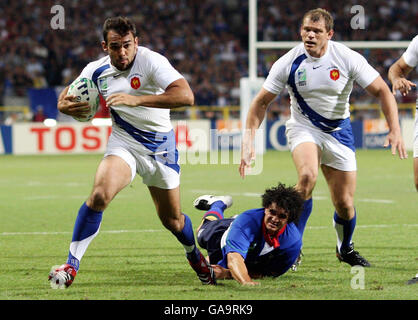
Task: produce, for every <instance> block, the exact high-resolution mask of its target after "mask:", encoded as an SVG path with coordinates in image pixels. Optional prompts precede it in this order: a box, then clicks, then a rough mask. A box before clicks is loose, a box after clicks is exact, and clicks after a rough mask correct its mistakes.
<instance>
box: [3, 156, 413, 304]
mask: <svg viewBox="0 0 418 320" xmlns="http://www.w3.org/2000/svg"><path fill="white" fill-rule="evenodd" d="M101 157H102V156H101V155H80V156H1V157H0V219H1V220H0V221H1V223H0V250H1V255H0V299H1V300H38V299H41V300H43V299H46V300H83V299H90V300H98V299H100V300H101V299H105V300H171V299H178V300H247V299H249V300H294V299H302V300H334V299H338V300H340V299H342V300H356V299H361V300H380V299H390V300H416V299H417V298H418V287H417V285H406V281H407V280H408V279H410V278H411V277H412V276H414V275H415V274H416V273H417V272H418V222H417V213H418V193H417V192H416V191H415V189H414V186H413V178H412V155H411V154H409V158H408V159H407V160H403V161H401V160H399V159H398V158H397V157H394V156H392V155H391V154H390V152H389V151H388V150H359V151H357V159H358V186H357V192H356V208H357V228H356V231H355V234H354V242H355V245H356V249H357V250H359V251H360V253H361V254H362V255H364V256H365V257H366V258H367V259H368V260H369V261H370V262H371V263H372V265H373V267H372V268H368V269H364V270H363V271H364V274H363V275H361V274H360V273H359V271H358V270H357V271H356V270H352V269H351V268H350V266H348V265H347V264H341V263H340V262H339V261H338V260H337V259H336V257H335V243H336V235H335V231H334V229H333V227H332V216H333V207H332V204H331V200H330V197H329V193H328V188H327V185H326V183H325V180H324V179H323V176H322V174H320V177H319V180H318V183H317V185H316V188H315V191H314V209H313V212H312V215H311V217H310V220H309V221H308V224H307V229H306V231H305V234H304V246H303V252H304V257H303V261H302V265H301V266H300V268H299V270H298V271H297V272H292V271H289V272H287V273H286V274H285V275H283V276H281V277H279V278H275V279H272V278H265V279H262V280H260V281H261V285H260V286H258V287H242V286H240V285H239V284H238V283H237V282H235V281H233V280H223V281H218V282H219V285H218V286H216V287H213V286H210V287H208V286H202V285H201V284H200V281H199V280H198V279H197V277H196V275H195V274H194V272H193V271H192V270H191V268H190V267H189V265H188V263H187V261H186V259H185V256H184V250H183V248H182V247H181V245H180V244H179V243H178V242H177V240H176V239H175V238H174V236H173V235H172V234H171V233H170V232H169V231H167V230H165V229H164V228H163V227H162V225H161V223H160V221H159V219H158V217H157V215H156V213H155V209H154V206H153V203H152V201H151V198H150V196H149V194H148V190H147V188H146V187H145V185H143V184H142V181H141V178H140V177H137V178H136V179H135V180H134V182H133V183H132V185H131V186H129V187H127V188H126V189H124V190H123V191H122V192H121V193H120V194H119V195H117V196H116V198H115V199H114V200H113V202H112V203H111V204H110V206H109V208H108V209H107V210H106V211H105V213H104V215H103V222H102V226H101V231H100V233H99V235H98V236H97V237H96V239H95V240H94V241H93V242H92V243H91V245H90V247H89V248H88V250H87V252H86V254H85V256H84V258H83V259H82V261H81V265H80V271H79V272H78V275H77V278H76V279H75V281H74V283H73V285H72V286H71V287H70V288H68V289H66V290H53V289H51V288H50V286H49V283H48V281H47V276H48V272H49V270H50V268H51V266H52V265H57V264H62V263H64V262H65V261H66V258H67V253H68V248H69V244H70V241H71V236H72V229H73V225H74V221H75V218H76V215H77V212H78V209H79V207H80V205H81V204H82V202H83V201H85V199H86V197H87V196H88V194H89V192H90V191H91V187H92V182H93V177H94V173H95V170H96V167H97V165H98V163H99V161H100V159H101ZM278 181H280V182H284V183H286V184H290V185H293V184H295V183H296V172H295V169H294V166H293V163H292V161H291V157H290V154H289V152H275V151H269V152H267V153H266V154H265V156H264V158H263V172H262V174H260V175H255V176H248V177H246V178H245V180H242V179H241V178H240V177H239V174H238V166H237V165H236V164H230V165H228V164H218V165H214V164H213V165H209V164H208V165H191V164H183V165H182V176H181V193H182V200H181V203H182V209H183V211H184V212H185V213H187V214H188V215H189V216H190V217H191V219H192V221H193V225H194V228H196V227H197V226H198V224H199V223H200V219H201V216H202V212H201V211H197V210H195V209H194V208H193V205H192V202H193V200H194V199H195V198H196V197H197V196H199V195H201V194H205V193H214V194H217V195H222V194H230V195H232V196H233V199H234V205H233V206H232V208H230V209H228V211H226V216H232V215H234V214H237V213H240V212H242V211H244V210H246V209H250V208H254V207H259V206H260V204H261V199H260V197H259V195H260V194H261V193H263V192H264V190H265V189H266V188H268V187H271V186H273V185H275V184H277V182H278ZM359 276H361V278H359Z"/></svg>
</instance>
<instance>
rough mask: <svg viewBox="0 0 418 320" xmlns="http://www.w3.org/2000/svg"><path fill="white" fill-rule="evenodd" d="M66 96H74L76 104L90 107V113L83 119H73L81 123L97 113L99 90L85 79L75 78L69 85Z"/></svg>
mask: <svg viewBox="0 0 418 320" xmlns="http://www.w3.org/2000/svg"><path fill="white" fill-rule="evenodd" d="M67 95H74V96H76V98H75V101H76V102H88V104H89V106H90V112H89V113H88V114H86V115H84V116H83V117H75V116H73V118H74V119H76V120H77V121H81V122H86V121H90V120H91V119H92V118H93V117H94V115H95V114H96V112H97V109H98V107H99V102H100V99H99V90H98V89H97V86H96V85H95V83H94V82H93V81H92V80H90V79H87V78H77V79H75V80H74V81H73V82H72V83H71V84H70V88H69V89H68V92H67Z"/></svg>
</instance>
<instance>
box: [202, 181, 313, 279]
mask: <svg viewBox="0 0 418 320" xmlns="http://www.w3.org/2000/svg"><path fill="white" fill-rule="evenodd" d="M231 205H232V198H231V197H230V196H212V195H204V196H201V197H199V198H197V199H196V200H195V201H194V206H195V207H196V208H197V209H199V210H206V213H205V214H204V216H203V220H202V223H201V225H200V226H199V228H198V229H197V241H198V243H199V245H200V246H201V247H202V248H204V249H206V250H207V251H208V255H209V262H210V263H211V264H212V267H213V268H214V270H215V275H216V278H217V279H231V278H234V279H235V280H237V281H238V282H239V283H241V284H243V285H257V284H259V283H258V282H255V281H253V278H260V277H263V276H272V277H277V276H280V275H282V274H283V273H285V272H286V271H287V270H288V269H289V268H290V267H291V266H292V265H293V264H294V263H295V262H296V260H297V259H298V256H299V253H300V250H301V248H302V235H303V231H304V229H305V225H306V221H307V220H308V217H309V214H310V212H311V207H310V205H311V203H306V204H305V205H304V200H303V198H302V196H301V194H300V193H299V192H298V191H296V189H295V188H293V187H286V186H285V185H284V184H279V185H278V186H277V187H273V188H270V189H267V190H266V191H265V193H264V194H263V195H262V207H261V208H257V209H251V210H247V211H245V212H243V213H241V214H239V215H237V216H236V217H234V218H229V219H224V210H225V209H227V208H229V207H230V206H231Z"/></svg>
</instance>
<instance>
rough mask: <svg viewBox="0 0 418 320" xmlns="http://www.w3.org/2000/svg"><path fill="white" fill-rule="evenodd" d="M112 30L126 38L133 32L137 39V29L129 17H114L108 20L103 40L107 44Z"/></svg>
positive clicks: (104, 27)
mask: <svg viewBox="0 0 418 320" xmlns="http://www.w3.org/2000/svg"><path fill="white" fill-rule="evenodd" d="M110 30H113V31H115V32H116V33H117V34H119V35H121V36H126V35H127V34H128V33H129V32H132V34H133V36H134V37H136V27H135V24H134V23H132V21H130V20H129V19H128V18H127V17H121V16H119V17H114V18H107V19H106V21H105V22H104V24H103V40H104V41H105V42H106V43H107V34H108V32H109V31H110Z"/></svg>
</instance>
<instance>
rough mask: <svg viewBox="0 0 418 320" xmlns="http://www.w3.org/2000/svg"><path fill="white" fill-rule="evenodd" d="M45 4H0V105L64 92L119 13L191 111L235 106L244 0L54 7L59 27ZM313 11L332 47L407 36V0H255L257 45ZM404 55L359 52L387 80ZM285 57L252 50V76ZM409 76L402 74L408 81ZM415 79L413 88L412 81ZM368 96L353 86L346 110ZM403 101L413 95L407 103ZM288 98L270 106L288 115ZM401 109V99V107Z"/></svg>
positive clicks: (286, 34)
mask: <svg viewBox="0 0 418 320" xmlns="http://www.w3.org/2000/svg"><path fill="white" fill-rule="evenodd" d="M55 4H56V3H55V1H50V0H39V1H38V0H37V1H35V0H3V1H1V3H0V12H1V15H0V43H1V45H0V106H1V105H4V101H5V99H4V98H5V97H10V96H12V97H25V96H26V95H27V89H28V88H31V87H35V88H43V87H54V86H64V85H68V84H69V83H70V82H71V81H72V80H73V79H74V78H75V76H76V75H78V74H79V72H80V71H81V69H82V68H83V67H84V66H85V65H86V64H87V63H88V62H90V61H92V60H95V59H97V58H98V57H100V56H102V55H103V51H102V49H101V46H100V40H101V38H102V35H101V28H102V24H103V21H104V20H105V18H107V17H109V16H116V15H125V16H128V17H130V18H132V19H133V21H135V22H136V24H137V30H138V35H139V39H140V45H144V46H146V47H149V48H151V49H153V50H155V51H157V52H160V53H162V54H163V55H165V56H166V57H167V58H168V59H169V60H170V61H171V62H172V64H173V65H174V66H175V67H176V68H177V69H178V70H179V71H180V72H181V73H182V74H183V75H184V76H185V77H186V78H187V80H188V81H189V83H190V85H191V87H192V89H193V92H194V94H195V104H196V105H217V106H226V105H239V82H240V78H241V77H245V76H248V1H240V0H202V1H194V0H141V1H120V0H99V1H97V0H85V1H77V0H63V1H61V2H60V5H61V6H62V7H63V9H64V11H65V20H64V29H54V28H52V27H51V19H52V17H53V16H54V13H51V7H52V6H54V5H55ZM358 4H360V5H362V6H363V7H364V11H365V17H366V21H365V22H366V24H365V29H352V28H351V27H350V20H351V18H352V17H353V15H354V14H353V13H351V12H350V9H351V8H352V7H353V6H354V5H358ZM315 7H323V8H326V9H327V10H329V11H330V12H332V13H333V14H334V19H335V27H334V29H335V35H334V40H337V41H339V40H343V41H347V40H406V41H409V40H411V39H412V38H413V37H414V36H415V35H416V34H417V33H418V30H417V24H416V21H417V17H418V4H417V2H416V1H414V0H390V1H384V2H382V1H378V0H369V1H365V0H364V1H360V0H347V1H344V4H343V5H342V4H341V2H339V1H331V0H321V1H313V0H304V1H282V0H263V1H258V35H257V36H258V40H260V41H261V40H264V41H279V40H283V41H298V40H299V26H300V21H301V16H300V12H304V11H306V8H315ZM403 50H404V49H400V50H398V49H391V50H387V49H384V50H362V54H363V55H364V56H365V57H366V58H367V59H368V60H369V62H370V63H371V64H372V65H373V66H374V67H376V69H377V70H378V71H379V72H380V73H381V74H382V76H383V77H384V78H385V80H387V76H386V75H387V70H388V68H389V67H390V65H391V64H392V63H393V62H394V61H395V60H396V59H397V58H399V56H400V55H401V52H402V51H403ZM283 52H285V50H283V51H280V50H259V52H258V75H259V76H262V77H265V76H266V75H267V72H268V70H269V69H270V67H271V64H272V63H273V62H274V61H275V60H276V59H277V57H278V56H280V55H281V54H282V53H283ZM416 78H418V77H417V74H416V73H414V74H412V75H411V80H412V81H414V80H416ZM415 82H416V81H415ZM368 99H370V97H368V96H367V95H365V94H364V92H363V91H362V90H357V89H356V88H354V92H353V94H352V100H353V103H355V102H362V101H365V102H367V101H368ZM406 99H409V100H414V97H411V96H409V97H408V98H406ZM287 100H288V97H287V96H286V94H284V95H282V97H281V98H280V100H278V101H276V102H275V103H274V105H273V106H272V108H271V109H272V111H273V112H275V113H274V114H277V115H280V114H286V113H287V112H288V102H287ZM406 102H408V101H406Z"/></svg>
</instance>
